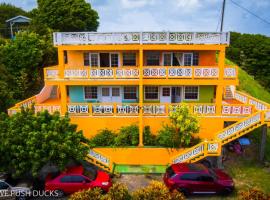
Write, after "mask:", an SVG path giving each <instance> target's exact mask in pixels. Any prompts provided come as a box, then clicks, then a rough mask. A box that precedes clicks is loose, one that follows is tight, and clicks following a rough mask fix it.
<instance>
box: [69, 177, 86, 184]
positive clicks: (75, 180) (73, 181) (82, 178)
mask: <svg viewBox="0 0 270 200" xmlns="http://www.w3.org/2000/svg"><path fill="white" fill-rule="evenodd" d="M84 181H86V180H85V178H84V177H82V176H71V182H72V183H82V182H84Z"/></svg>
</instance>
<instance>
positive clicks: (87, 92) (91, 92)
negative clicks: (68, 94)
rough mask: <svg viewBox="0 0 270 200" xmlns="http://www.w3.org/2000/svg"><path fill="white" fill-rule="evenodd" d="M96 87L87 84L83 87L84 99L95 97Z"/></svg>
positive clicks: (96, 94)
mask: <svg viewBox="0 0 270 200" xmlns="http://www.w3.org/2000/svg"><path fill="white" fill-rule="evenodd" d="M97 97H98V93H97V87H94V86H87V87H84V98H85V99H97Z"/></svg>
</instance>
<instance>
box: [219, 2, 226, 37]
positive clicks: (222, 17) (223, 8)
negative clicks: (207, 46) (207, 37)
mask: <svg viewBox="0 0 270 200" xmlns="http://www.w3.org/2000/svg"><path fill="white" fill-rule="evenodd" d="M225 5H226V0H223V4H222V16H221V25H220V32H222V31H223V21H224V15H225Z"/></svg>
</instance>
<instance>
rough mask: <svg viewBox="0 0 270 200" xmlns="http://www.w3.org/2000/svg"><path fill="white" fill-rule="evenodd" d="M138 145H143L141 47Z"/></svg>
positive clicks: (141, 52)
mask: <svg viewBox="0 0 270 200" xmlns="http://www.w3.org/2000/svg"><path fill="white" fill-rule="evenodd" d="M139 68H140V79H139V107H140V109H139V111H140V112H139V146H141V147H142V146H143V49H142V48H140V52H139Z"/></svg>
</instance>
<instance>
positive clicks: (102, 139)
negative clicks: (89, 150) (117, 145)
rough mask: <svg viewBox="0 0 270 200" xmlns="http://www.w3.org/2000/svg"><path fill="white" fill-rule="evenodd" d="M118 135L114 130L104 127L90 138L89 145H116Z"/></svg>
mask: <svg viewBox="0 0 270 200" xmlns="http://www.w3.org/2000/svg"><path fill="white" fill-rule="evenodd" d="M116 136H117V135H116V134H115V133H113V132H112V131H110V130H108V129H103V130H101V131H100V132H99V133H98V134H96V135H95V136H94V137H92V138H91V139H90V141H89V145H90V147H98V146H114V141H115V138H116Z"/></svg>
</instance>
